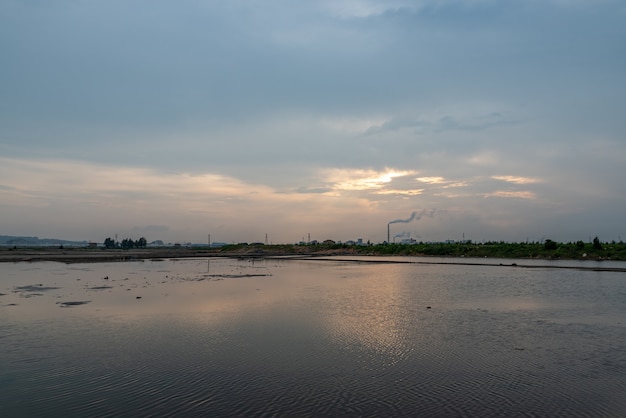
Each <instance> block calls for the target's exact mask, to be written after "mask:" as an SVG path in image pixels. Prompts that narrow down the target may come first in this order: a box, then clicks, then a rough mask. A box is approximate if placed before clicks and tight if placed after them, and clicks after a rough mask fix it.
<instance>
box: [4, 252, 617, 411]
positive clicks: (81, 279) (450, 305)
mask: <svg viewBox="0 0 626 418" xmlns="http://www.w3.org/2000/svg"><path fill="white" fill-rule="evenodd" d="M366 260H367V259H366ZM403 261H406V260H403ZM409 261H410V260H409ZM446 261H448V262H449V261H453V260H451V259H446ZM458 261H459V262H465V261H467V260H461V259H459V260H458ZM506 263H509V264H510V260H509V261H507V262H506ZM506 263H504V264H506ZM0 293H1V294H2V295H1V296H0V416H3V417H4V416H11V417H19V416H60V415H65V416H115V417H119V416H189V415H195V416H198V415H199V416H203V415H204V416H206V415H213V416H249V415H252V416H272V415H276V416H322V415H325V416H328V415H332V416H336V415H342V416H344V415H345V416H411V415H413V416H414V415H418V416H481V417H488V416H581V417H582V416H626V398H625V397H624V396H623V394H624V393H626V343H625V341H626V273H616V272H596V271H581V270H569V269H567V270H563V269H549V268H537V269H535V268H533V269H523V268H516V267H513V266H497V267H492V266H467V265H427V264H400V263H376V264H372V263H354V262H345V261H295V260H256V261H252V260H235V259H211V260H209V261H207V260H206V259H193V260H154V261H144V262H123V263H101V264H76V265H65V264H59V263H49V262H40V263H15V264H7V263H4V264H0Z"/></svg>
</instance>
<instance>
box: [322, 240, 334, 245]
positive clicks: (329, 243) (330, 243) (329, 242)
mask: <svg viewBox="0 0 626 418" xmlns="http://www.w3.org/2000/svg"><path fill="white" fill-rule="evenodd" d="M324 244H326V245H334V244H335V241H333V240H332V239H327V240H325V241H324Z"/></svg>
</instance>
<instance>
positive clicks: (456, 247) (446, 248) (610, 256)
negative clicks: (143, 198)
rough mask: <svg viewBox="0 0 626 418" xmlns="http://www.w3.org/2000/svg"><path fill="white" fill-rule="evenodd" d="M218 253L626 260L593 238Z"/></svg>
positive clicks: (624, 247)
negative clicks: (573, 240)
mask: <svg viewBox="0 0 626 418" xmlns="http://www.w3.org/2000/svg"><path fill="white" fill-rule="evenodd" d="M208 251H210V252H220V253H240V254H246V255H255V254H258V255H271V254H283V255H289V254H294V255H295V254H303V255H304V254H316V255H399V256H440V257H480V258H484V257H489V258H540V259H541V258H543V259H570V260H571V259H574V260H621V261H626V243H624V242H622V241H620V242H615V241H613V242H605V243H602V242H600V240H599V239H598V238H597V237H596V239H594V240H593V242H591V243H585V242H583V241H577V242H568V243H559V242H556V241H553V240H550V239H546V240H545V241H543V242H522V243H509V242H503V241H500V242H485V243H472V242H471V241H467V242H452V243H447V242H446V243H443V242H441V243H424V242H419V243H415V244H396V243H390V244H386V243H384V244H373V245H372V244H369V245H348V244H323V243H319V244H306V245H253V244H245V245H244V244H233V245H227V246H224V247H221V248H219V249H212V250H208Z"/></svg>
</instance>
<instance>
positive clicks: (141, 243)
mask: <svg viewBox="0 0 626 418" xmlns="http://www.w3.org/2000/svg"><path fill="white" fill-rule="evenodd" d="M146 245H148V241H147V240H146V239H145V238H144V237H141V238H139V239H138V240H137V241H135V247H137V248H146Z"/></svg>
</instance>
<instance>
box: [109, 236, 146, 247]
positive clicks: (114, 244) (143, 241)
mask: <svg viewBox="0 0 626 418" xmlns="http://www.w3.org/2000/svg"><path fill="white" fill-rule="evenodd" d="M147 245H148V241H147V240H146V239H145V238H144V237H141V238H139V239H138V240H136V241H133V240H132V239H130V238H124V239H123V240H122V241H121V242H116V241H115V240H114V239H113V238H110V237H109V238H107V239H105V240H104V248H122V249H124V250H127V249H130V248H146V246H147Z"/></svg>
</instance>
